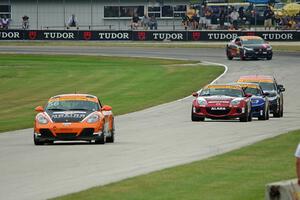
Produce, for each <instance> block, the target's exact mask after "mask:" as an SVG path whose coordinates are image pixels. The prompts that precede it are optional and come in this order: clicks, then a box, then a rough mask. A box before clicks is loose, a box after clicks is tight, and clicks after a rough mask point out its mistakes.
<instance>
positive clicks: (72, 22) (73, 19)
mask: <svg viewBox="0 0 300 200" xmlns="http://www.w3.org/2000/svg"><path fill="white" fill-rule="evenodd" d="M70 27H76V28H77V29H78V19H77V17H76V16H75V14H72V15H71V17H70V18H69V20H68V23H67V29H69V28H70Z"/></svg>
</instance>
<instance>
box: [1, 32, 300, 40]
mask: <svg viewBox="0 0 300 200" xmlns="http://www.w3.org/2000/svg"><path fill="white" fill-rule="evenodd" d="M243 35H245V36H260V37H262V38H263V39H265V40H267V41H290V42H292V41H300V31H82V30H80V31H77V30H75V31H74V30H70V31H68V30H66V31H56V30H6V31H0V40H94V41H109V40H117V41H229V40H232V39H234V38H236V37H237V36H243Z"/></svg>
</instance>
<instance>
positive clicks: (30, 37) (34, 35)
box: [28, 31, 37, 40]
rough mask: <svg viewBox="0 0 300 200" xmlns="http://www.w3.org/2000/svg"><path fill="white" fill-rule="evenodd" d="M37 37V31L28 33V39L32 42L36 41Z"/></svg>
mask: <svg viewBox="0 0 300 200" xmlns="http://www.w3.org/2000/svg"><path fill="white" fill-rule="evenodd" d="M36 36H37V32H36V31H29V33H28V37H29V39H30V40H35V39H36Z"/></svg>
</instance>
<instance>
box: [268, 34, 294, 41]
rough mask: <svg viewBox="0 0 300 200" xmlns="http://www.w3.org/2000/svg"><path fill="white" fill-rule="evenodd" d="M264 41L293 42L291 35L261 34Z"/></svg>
mask: <svg viewBox="0 0 300 200" xmlns="http://www.w3.org/2000/svg"><path fill="white" fill-rule="evenodd" d="M262 36H263V38H264V39H265V40H293V39H294V38H293V34H292V33H263V34H262Z"/></svg>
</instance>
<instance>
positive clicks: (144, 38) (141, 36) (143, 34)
mask: <svg viewBox="0 0 300 200" xmlns="http://www.w3.org/2000/svg"><path fill="white" fill-rule="evenodd" d="M137 35H138V39H139V40H146V32H138V33H137Z"/></svg>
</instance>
